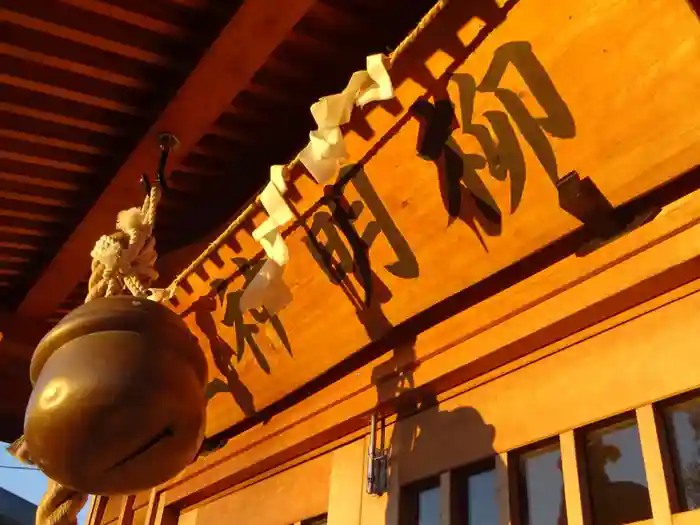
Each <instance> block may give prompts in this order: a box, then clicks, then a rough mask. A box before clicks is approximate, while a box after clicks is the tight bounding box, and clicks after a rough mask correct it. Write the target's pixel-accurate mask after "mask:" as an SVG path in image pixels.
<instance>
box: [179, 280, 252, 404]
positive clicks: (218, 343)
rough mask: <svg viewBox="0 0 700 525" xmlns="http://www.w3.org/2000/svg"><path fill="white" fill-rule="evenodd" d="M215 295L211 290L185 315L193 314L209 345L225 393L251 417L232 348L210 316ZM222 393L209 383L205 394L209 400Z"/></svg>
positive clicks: (245, 391)
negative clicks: (223, 379) (234, 363)
mask: <svg viewBox="0 0 700 525" xmlns="http://www.w3.org/2000/svg"><path fill="white" fill-rule="evenodd" d="M217 293H218V290H217V289H216V288H213V289H212V291H211V292H209V293H208V294H207V295H203V296H202V297H200V298H199V299H197V300H196V301H195V302H194V303H193V304H192V306H191V307H190V308H189V310H188V312H187V313H190V312H192V313H194V321H195V323H196V324H197V326H198V328H199V330H200V331H201V332H202V334H203V335H204V337H205V338H206V340H207V343H208V344H209V348H210V350H211V354H212V358H213V359H214V364H215V365H216V368H217V369H218V370H219V372H220V373H221V374H222V375H223V376H224V377H225V378H226V386H227V391H228V392H229V393H230V394H231V395H232V396H233V399H234V400H235V401H236V403H237V404H238V406H239V407H240V408H241V410H242V411H243V413H244V414H245V415H246V416H251V415H253V414H255V412H256V409H255V403H254V399H253V395H252V394H251V392H250V390H248V388H247V387H246V386H245V384H243V382H242V381H241V379H240V378H239V376H238V372H237V371H236V368H235V366H234V365H233V357H234V356H235V352H234V351H233V348H231V346H230V345H229V344H228V343H227V342H226V341H224V340H223V339H222V338H221V337H220V336H219V333H218V331H217V327H216V322H215V320H214V317H213V315H212V314H213V313H214V312H215V311H216V309H217V303H216V295H217ZM222 391H224V390H223V389H222V388H221V385H220V384H219V383H215V384H214V385H213V386H212V385H211V383H210V385H209V386H208V390H207V394H208V395H210V396H211V397H209V398H208V399H211V398H212V397H214V396H215V395H216V394H217V393H219V392H222Z"/></svg>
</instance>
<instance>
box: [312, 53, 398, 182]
mask: <svg viewBox="0 0 700 525" xmlns="http://www.w3.org/2000/svg"><path fill="white" fill-rule="evenodd" d="M393 96H394V87H393V85H392V83H391V77H390V76H389V72H388V71H387V68H386V57H384V56H383V55H372V56H369V57H367V70H366V71H357V72H355V73H353V75H352V77H350V82H348V85H347V86H346V87H345V89H344V90H343V91H342V92H341V93H338V94H336V95H329V96H327V97H323V98H321V99H319V101H318V102H316V103H314V104H313V105H312V106H311V114H312V115H313V117H314V120H315V121H316V125H317V127H318V129H317V130H315V131H312V132H311V133H310V134H309V144H308V145H307V146H306V147H305V148H304V149H303V150H302V152H301V153H300V155H299V160H300V161H301V163H302V164H303V165H304V166H305V167H306V169H307V170H308V171H309V173H310V174H311V176H312V177H313V178H314V179H315V180H316V182H317V183H319V184H325V183H326V182H328V181H329V180H331V179H332V178H333V177H334V176H335V175H336V174H337V172H338V169H339V168H340V165H341V163H342V162H344V161H345V160H347V150H346V149H345V143H344V140H343V132H342V131H341V129H340V126H342V125H344V124H347V123H348V122H350V117H351V114H352V109H353V107H354V106H359V107H362V106H364V105H366V104H368V103H370V102H374V101H379V100H388V99H390V98H392V97H393Z"/></svg>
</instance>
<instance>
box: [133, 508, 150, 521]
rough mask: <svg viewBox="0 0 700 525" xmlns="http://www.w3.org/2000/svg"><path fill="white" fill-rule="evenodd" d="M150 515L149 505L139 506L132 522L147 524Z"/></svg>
mask: <svg viewBox="0 0 700 525" xmlns="http://www.w3.org/2000/svg"><path fill="white" fill-rule="evenodd" d="M147 516H148V506H143V507H139V508H137V509H136V510H134V518H133V521H132V522H131V523H132V524H133V525H146V518H147Z"/></svg>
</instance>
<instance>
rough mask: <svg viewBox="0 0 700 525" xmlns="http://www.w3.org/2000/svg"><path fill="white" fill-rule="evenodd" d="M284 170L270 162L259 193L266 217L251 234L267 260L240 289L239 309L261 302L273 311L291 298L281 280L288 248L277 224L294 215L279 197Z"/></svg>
mask: <svg viewBox="0 0 700 525" xmlns="http://www.w3.org/2000/svg"><path fill="white" fill-rule="evenodd" d="M284 172H285V168H284V166H272V167H271V168H270V182H269V183H268V185H267V186H266V187H265V189H264V190H263V193H262V194H261V196H260V201H261V203H262V205H263V207H264V208H265V211H267V214H268V217H269V218H268V219H267V220H266V221H265V222H263V223H262V224H261V225H260V226H259V227H258V228H256V229H255V231H254V232H253V238H254V239H255V240H256V241H258V242H259V243H260V245H261V246H262V247H263V250H265V254H266V255H267V258H268V260H267V261H265V264H264V265H263V267H262V268H261V269H260V271H258V273H257V274H256V275H255V277H254V278H253V280H252V281H251V282H250V284H249V285H248V286H247V287H246V288H245V290H243V294H242V295H241V300H240V308H241V311H242V312H245V311H246V310H251V309H254V308H260V307H261V306H264V307H265V308H266V309H267V310H268V312H269V314H270V315H275V314H276V313H277V312H279V311H280V310H282V308H284V307H285V306H287V304H289V302H290V301H291V300H292V294H291V291H290V290H289V288H288V287H287V285H286V284H285V283H284V281H283V280H282V274H283V272H284V266H285V265H286V264H287V263H288V262H289V249H288V248H287V244H286V243H285V242H284V239H283V238H282V235H281V234H280V232H279V228H280V227H282V226H284V225H285V224H286V223H287V222H289V221H290V220H292V219H293V218H294V215H293V213H292V210H291V209H290V208H289V206H288V205H287V202H286V201H285V200H284V197H283V194H284V192H286V191H287V185H286V183H285V182H284Z"/></svg>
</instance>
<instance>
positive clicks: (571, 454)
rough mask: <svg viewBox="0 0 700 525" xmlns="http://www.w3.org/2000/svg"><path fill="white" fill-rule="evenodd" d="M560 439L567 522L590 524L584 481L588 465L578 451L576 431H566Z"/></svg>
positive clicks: (581, 524) (580, 524) (577, 524)
mask: <svg viewBox="0 0 700 525" xmlns="http://www.w3.org/2000/svg"><path fill="white" fill-rule="evenodd" d="M559 440H560V446H561V470H562V476H563V479H564V498H565V501H566V518H567V522H568V523H570V524H571V525H589V524H590V513H589V509H588V501H587V498H586V496H585V495H586V494H587V489H586V486H585V481H584V480H585V474H584V472H585V468H586V467H585V465H584V463H583V461H581V459H582V458H581V457H580V455H579V453H578V452H579V451H578V447H577V444H576V436H575V435H574V431H573V430H569V431H567V432H564V433H563V434H562V435H561V436H560V437H559Z"/></svg>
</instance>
